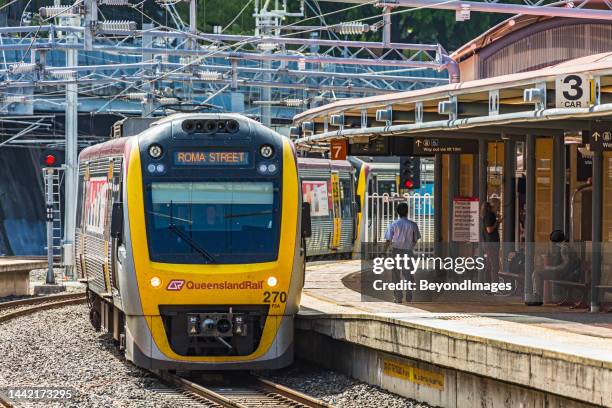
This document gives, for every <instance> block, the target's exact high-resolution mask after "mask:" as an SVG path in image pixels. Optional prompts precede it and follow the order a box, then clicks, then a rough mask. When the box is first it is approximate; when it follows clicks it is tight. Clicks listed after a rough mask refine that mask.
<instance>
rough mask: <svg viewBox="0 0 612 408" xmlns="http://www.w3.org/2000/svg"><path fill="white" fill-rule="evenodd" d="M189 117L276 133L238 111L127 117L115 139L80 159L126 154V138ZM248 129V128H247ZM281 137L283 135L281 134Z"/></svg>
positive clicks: (86, 151)
mask: <svg viewBox="0 0 612 408" xmlns="http://www.w3.org/2000/svg"><path fill="white" fill-rule="evenodd" d="M188 119H193V120H197V119H200V120H202V119H216V120H227V119H233V120H236V121H238V122H239V123H240V125H241V126H247V127H248V129H250V131H253V130H255V129H265V130H266V131H269V132H272V133H276V132H274V131H273V130H272V129H269V128H267V127H265V126H264V125H262V124H261V123H259V122H257V121H255V120H253V119H250V118H248V117H246V116H244V115H240V114H236V113H219V112H214V113H209V112H194V113H174V114H171V115H168V116H165V117H161V118H126V119H122V120H120V121H118V122H116V123H115V125H114V129H113V135H114V136H115V137H114V138H113V139H111V140H108V141H106V142H103V143H99V144H96V145H93V146H90V147H87V148H85V149H83V151H81V153H80V155H79V160H93V159H96V158H100V157H105V156H113V155H120V154H125V148H126V144H128V143H127V142H126V140H128V139H129V138H130V137H136V136H139V135H141V134H143V133H145V132H148V131H150V130H151V129H153V128H155V127H156V126H161V125H164V124H166V123H170V122H173V121H176V120H188ZM130 120H133V121H134V122H135V123H134V124H133V125H134V126H131V127H129V129H131V130H128V131H127V133H124V132H123V129H126V124H127V123H128V122H129V121H130ZM245 129H247V128H245ZM279 137H282V136H280V135H279Z"/></svg>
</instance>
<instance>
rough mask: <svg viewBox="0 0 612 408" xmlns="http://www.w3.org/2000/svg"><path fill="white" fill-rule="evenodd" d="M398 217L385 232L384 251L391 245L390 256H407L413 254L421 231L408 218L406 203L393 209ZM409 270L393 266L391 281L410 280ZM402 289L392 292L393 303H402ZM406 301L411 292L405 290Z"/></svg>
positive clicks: (410, 296) (409, 297)
mask: <svg viewBox="0 0 612 408" xmlns="http://www.w3.org/2000/svg"><path fill="white" fill-rule="evenodd" d="M395 211H396V212H397V215H399V219H398V220H395V221H393V223H391V225H389V227H388V228H387V231H386V232H385V252H387V250H388V249H389V247H391V253H392V256H393V257H394V258H395V256H396V255H400V256H402V257H403V256H404V255H408V256H409V257H412V256H413V249H414V246H415V245H416V243H417V241H418V240H419V239H421V231H419V226H418V225H417V224H416V222H414V221H411V220H409V219H408V204H407V203H399V204H398V205H397V208H396V209H395ZM410 272H411V271H406V270H403V269H398V268H394V269H393V282H395V283H399V282H400V281H401V280H402V275H403V277H404V279H406V280H408V281H410V282H412V281H413V279H412V277H413V274H412V273H410ZM403 294H404V291H402V290H397V289H396V290H395V291H394V292H393V300H394V302H395V303H402V301H403ZM406 301H407V302H410V301H412V292H411V291H408V292H406Z"/></svg>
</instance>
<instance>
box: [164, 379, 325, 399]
mask: <svg viewBox="0 0 612 408" xmlns="http://www.w3.org/2000/svg"><path fill="white" fill-rule="evenodd" d="M159 376H160V377H161V378H162V379H163V380H164V381H166V382H168V383H170V384H171V385H173V386H175V387H177V388H179V389H182V390H183V391H184V393H185V394H186V395H188V396H191V397H192V398H193V399H194V400H196V401H199V402H204V403H209V404H210V403H212V404H216V405H217V406H220V407H231V408H248V407H252V406H274V407H277V408H282V407H293V408H333V406H332V405H330V404H327V403H326V402H324V401H321V400H318V399H316V398H313V397H310V396H308V395H306V394H303V393H301V392H298V391H295V390H292V389H291V388H288V387H285V386H283V385H279V384H276V383H274V382H272V381H269V380H266V379H263V378H259V377H256V376H247V377H246V378H244V377H242V378H240V377H238V378H237V385H236V386H219V387H208V386H205V385H202V384H199V383H197V382H194V381H191V380H188V379H186V378H183V377H180V376H177V375H175V374H170V373H167V372H164V373H162V374H160V375H159ZM270 404H272V405H270Z"/></svg>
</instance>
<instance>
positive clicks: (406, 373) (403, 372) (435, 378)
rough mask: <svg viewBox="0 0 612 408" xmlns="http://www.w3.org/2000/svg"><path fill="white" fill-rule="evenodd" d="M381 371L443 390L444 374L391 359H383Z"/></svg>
mask: <svg viewBox="0 0 612 408" xmlns="http://www.w3.org/2000/svg"><path fill="white" fill-rule="evenodd" d="M383 373H385V375H388V376H390V377H396V378H401V379H403V380H408V381H410V382H413V383H415V384H419V385H424V386H426V387H430V388H435V389H437V390H440V391H442V390H444V375H443V374H440V373H435V372H433V371H429V370H424V369H422V368H418V367H413V366H411V365H408V364H404V363H400V362H397V361H393V360H386V359H385V360H383Z"/></svg>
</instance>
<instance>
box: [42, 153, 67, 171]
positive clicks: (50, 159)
mask: <svg viewBox="0 0 612 408" xmlns="http://www.w3.org/2000/svg"><path fill="white" fill-rule="evenodd" d="M62 164H64V152H63V151H62V150H57V149H45V150H43V151H42V153H41V154H40V165H41V166H42V167H43V168H44V167H61V166H62Z"/></svg>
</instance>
